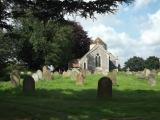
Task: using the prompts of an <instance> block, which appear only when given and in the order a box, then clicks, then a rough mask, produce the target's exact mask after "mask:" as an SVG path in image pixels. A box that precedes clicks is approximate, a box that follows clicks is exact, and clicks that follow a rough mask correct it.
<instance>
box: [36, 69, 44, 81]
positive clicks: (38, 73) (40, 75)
mask: <svg viewBox="0 0 160 120" xmlns="http://www.w3.org/2000/svg"><path fill="white" fill-rule="evenodd" d="M36 73H37V75H38V78H39V80H41V79H42V78H43V75H42V71H41V70H37V72H36Z"/></svg>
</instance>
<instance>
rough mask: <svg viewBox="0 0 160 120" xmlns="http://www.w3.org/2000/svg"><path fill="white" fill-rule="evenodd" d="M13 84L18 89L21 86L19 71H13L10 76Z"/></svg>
mask: <svg viewBox="0 0 160 120" xmlns="http://www.w3.org/2000/svg"><path fill="white" fill-rule="evenodd" d="M10 79H11V83H12V84H13V85H14V86H15V87H17V86H19V85H20V73H19V71H18V70H13V71H12V72H11V74H10Z"/></svg>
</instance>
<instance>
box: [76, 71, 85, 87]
mask: <svg viewBox="0 0 160 120" xmlns="http://www.w3.org/2000/svg"><path fill="white" fill-rule="evenodd" d="M83 84H84V76H83V74H82V73H78V74H77V76H76V85H83Z"/></svg>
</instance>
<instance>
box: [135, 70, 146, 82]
mask: <svg viewBox="0 0 160 120" xmlns="http://www.w3.org/2000/svg"><path fill="white" fill-rule="evenodd" d="M135 75H136V76H137V78H138V79H142V80H144V79H146V77H145V74H144V72H143V71H138V72H136V73H135Z"/></svg>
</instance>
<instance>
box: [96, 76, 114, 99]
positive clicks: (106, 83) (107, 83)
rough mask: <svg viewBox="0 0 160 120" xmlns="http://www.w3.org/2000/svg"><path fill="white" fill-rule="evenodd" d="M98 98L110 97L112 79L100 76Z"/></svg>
mask: <svg viewBox="0 0 160 120" xmlns="http://www.w3.org/2000/svg"><path fill="white" fill-rule="evenodd" d="M97 97H98V98H111V97H112V81H111V79H110V78H109V77H102V78H101V79H100V80H99V81H98V90H97Z"/></svg>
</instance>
